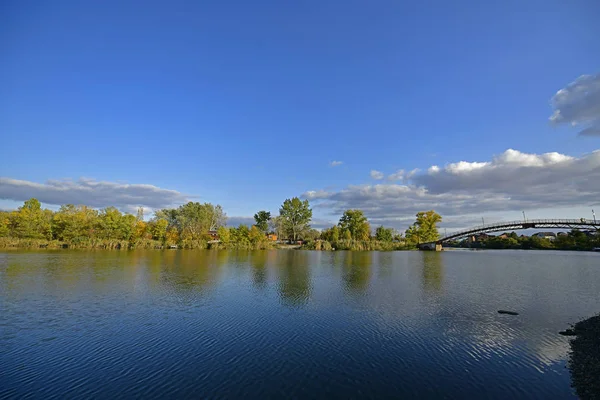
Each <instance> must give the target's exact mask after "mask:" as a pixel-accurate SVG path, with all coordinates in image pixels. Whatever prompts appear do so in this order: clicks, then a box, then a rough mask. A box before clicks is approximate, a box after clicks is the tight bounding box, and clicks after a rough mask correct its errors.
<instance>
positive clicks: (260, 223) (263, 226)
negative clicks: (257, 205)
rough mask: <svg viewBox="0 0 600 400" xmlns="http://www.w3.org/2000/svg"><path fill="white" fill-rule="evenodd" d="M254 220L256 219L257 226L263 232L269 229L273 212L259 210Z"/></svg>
mask: <svg viewBox="0 0 600 400" xmlns="http://www.w3.org/2000/svg"><path fill="white" fill-rule="evenodd" d="M254 221H256V227H257V228H258V229H260V230H261V231H262V232H263V233H266V232H267V231H268V230H269V222H270V221H271V213H270V212H269V211H259V212H257V213H256V214H254Z"/></svg>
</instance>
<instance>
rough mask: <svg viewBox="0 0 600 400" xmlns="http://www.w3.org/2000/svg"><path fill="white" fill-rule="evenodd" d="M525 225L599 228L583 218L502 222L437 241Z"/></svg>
mask: <svg viewBox="0 0 600 400" xmlns="http://www.w3.org/2000/svg"><path fill="white" fill-rule="evenodd" d="M527 225H545V226H548V225H565V226H590V227H591V226H593V227H597V228H600V221H594V220H588V219H585V218H580V219H529V220H526V221H525V220H518V221H503V222H495V223H492V224H484V225H479V226H474V227H472V228H469V229H463V230H460V231H457V232H452V233H450V234H449V235H446V236H444V237H443V238H441V239H440V240H439V241H444V240H448V239H449V238H456V237H461V236H466V235H468V234H470V233H475V232H478V231H486V230H494V229H497V228H504V227H506V228H507V229H510V228H512V229H515V227H518V226H521V227H522V228H520V229H523V226H527Z"/></svg>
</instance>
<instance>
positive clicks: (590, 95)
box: [550, 74, 600, 136]
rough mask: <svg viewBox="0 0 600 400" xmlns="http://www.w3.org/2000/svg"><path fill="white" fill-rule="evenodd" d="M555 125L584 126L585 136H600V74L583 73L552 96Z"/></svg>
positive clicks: (553, 121)
mask: <svg viewBox="0 0 600 400" xmlns="http://www.w3.org/2000/svg"><path fill="white" fill-rule="evenodd" d="M550 104H551V105H552V108H553V109H554V112H553V114H552V116H551V117H550V122H551V123H552V124H554V125H559V124H570V125H572V126H583V129H582V130H581V131H580V132H579V134H580V135H583V136H600V74H596V75H582V76H580V77H579V78H577V79H576V80H575V81H574V82H571V83H570V84H568V85H567V86H566V87H565V88H563V89H560V90H559V91H558V92H556V94H555V95H554V96H553V97H552V99H551V101H550Z"/></svg>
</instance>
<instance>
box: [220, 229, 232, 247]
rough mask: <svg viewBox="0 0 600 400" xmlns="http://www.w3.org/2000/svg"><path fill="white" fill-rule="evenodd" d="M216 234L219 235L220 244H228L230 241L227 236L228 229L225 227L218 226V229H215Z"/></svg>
mask: <svg viewBox="0 0 600 400" xmlns="http://www.w3.org/2000/svg"><path fill="white" fill-rule="evenodd" d="M217 234H218V235H219V240H220V241H221V243H223V244H228V243H229V241H230V239H231V238H230V235H229V228H227V227H226V226H220V227H219V229H217Z"/></svg>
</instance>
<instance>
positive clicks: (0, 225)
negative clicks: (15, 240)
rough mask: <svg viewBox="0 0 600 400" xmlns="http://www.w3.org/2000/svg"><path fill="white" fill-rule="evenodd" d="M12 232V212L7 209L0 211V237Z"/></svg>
mask: <svg viewBox="0 0 600 400" xmlns="http://www.w3.org/2000/svg"><path fill="white" fill-rule="evenodd" d="M9 234H10V214H9V213H8V212H6V211H0V237H6V236H8V235H9Z"/></svg>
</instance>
